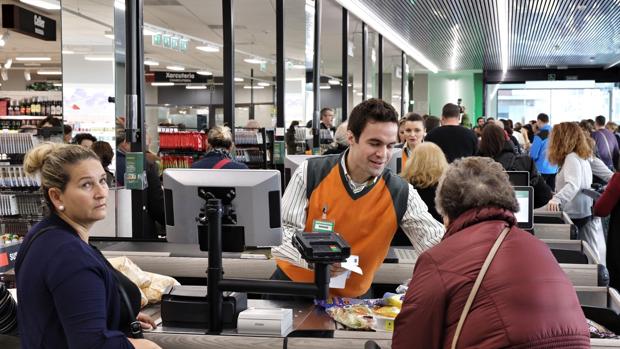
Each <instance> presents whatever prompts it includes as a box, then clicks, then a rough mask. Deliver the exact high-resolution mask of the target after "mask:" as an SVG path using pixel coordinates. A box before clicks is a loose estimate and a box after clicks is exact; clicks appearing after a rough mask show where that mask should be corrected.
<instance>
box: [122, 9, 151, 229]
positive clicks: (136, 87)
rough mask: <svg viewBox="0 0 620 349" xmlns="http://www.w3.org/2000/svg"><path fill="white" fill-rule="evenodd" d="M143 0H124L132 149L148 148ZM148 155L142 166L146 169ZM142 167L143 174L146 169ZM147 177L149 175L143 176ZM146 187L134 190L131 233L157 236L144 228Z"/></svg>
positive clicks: (127, 127) (127, 104) (128, 131)
mask: <svg viewBox="0 0 620 349" xmlns="http://www.w3.org/2000/svg"><path fill="white" fill-rule="evenodd" d="M142 9H143V0H137V1H131V0H125V39H126V45H127V50H126V67H125V73H126V75H125V77H126V79H125V118H126V119H125V120H126V123H125V132H126V135H125V137H126V140H127V142H129V143H130V150H131V152H142V151H143V150H144V149H145V148H146V141H145V140H146V137H145V132H144V42H143V38H142V25H143V21H142ZM146 166H147V163H146V157H143V162H142V168H143V169H144V171H146ZM144 171H143V174H144V173H145V172H144ZM144 177H146V176H144ZM146 202H147V190H146V189H142V190H139V189H133V190H132V191H131V209H132V215H133V219H132V224H131V226H132V237H133V238H136V239H145V238H149V237H152V236H155V232H151V231H149V232H147V231H144V229H145V227H147V226H149V224H148V221H147V219H148V218H149V217H148V213H147V212H146Z"/></svg>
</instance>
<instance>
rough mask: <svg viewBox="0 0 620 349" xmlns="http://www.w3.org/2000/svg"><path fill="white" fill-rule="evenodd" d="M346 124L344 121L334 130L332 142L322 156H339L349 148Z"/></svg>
mask: <svg viewBox="0 0 620 349" xmlns="http://www.w3.org/2000/svg"><path fill="white" fill-rule="evenodd" d="M348 124H349V123H348V122H346V121H345V122H343V123H341V124H340V125H339V126H338V128H336V133H335V134H334V142H333V143H332V144H331V146H330V148H329V149H327V151H326V152H325V153H323V155H330V154H340V153H342V152H344V151H345V150H347V148H349V140H348V139H347V125H348Z"/></svg>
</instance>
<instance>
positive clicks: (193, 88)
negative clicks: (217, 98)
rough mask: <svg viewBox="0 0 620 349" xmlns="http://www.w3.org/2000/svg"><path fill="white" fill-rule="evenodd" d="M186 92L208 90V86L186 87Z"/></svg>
mask: <svg viewBox="0 0 620 349" xmlns="http://www.w3.org/2000/svg"><path fill="white" fill-rule="evenodd" d="M185 89H186V90H206V89H207V86H206V85H185Z"/></svg>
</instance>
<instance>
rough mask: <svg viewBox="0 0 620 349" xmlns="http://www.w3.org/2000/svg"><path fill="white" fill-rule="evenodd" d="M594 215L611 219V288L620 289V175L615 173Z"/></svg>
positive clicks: (596, 205)
mask: <svg viewBox="0 0 620 349" xmlns="http://www.w3.org/2000/svg"><path fill="white" fill-rule="evenodd" d="M594 215H595V216H599V217H606V216H610V217H609V230H608V232H607V241H606V243H607V258H606V262H607V265H606V266H607V270H608V271H609V286H610V287H613V288H614V289H616V290H617V289H620V258H618V256H619V255H620V173H615V174H614V175H613V177H612V178H611V180H610V181H609V184H607V187H606V188H605V191H604V192H603V195H601V196H600V197H599V198H598V200H596V203H595V204H594Z"/></svg>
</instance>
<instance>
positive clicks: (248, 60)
mask: <svg viewBox="0 0 620 349" xmlns="http://www.w3.org/2000/svg"><path fill="white" fill-rule="evenodd" d="M243 61H244V62H246V63H250V64H265V63H267V61H266V60H264V59H260V58H258V57H254V58H245V59H244V60H243Z"/></svg>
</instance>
